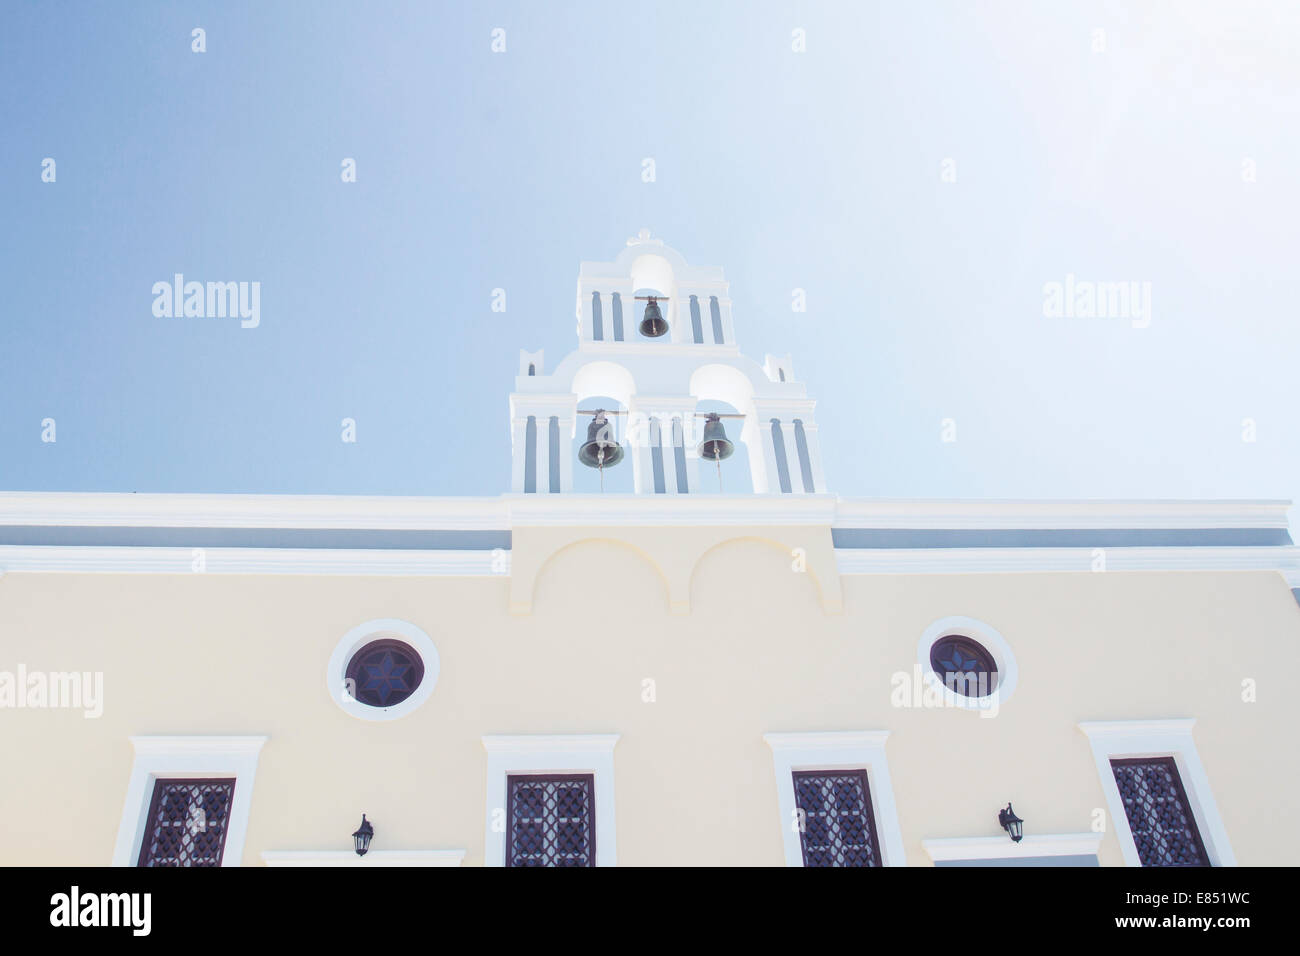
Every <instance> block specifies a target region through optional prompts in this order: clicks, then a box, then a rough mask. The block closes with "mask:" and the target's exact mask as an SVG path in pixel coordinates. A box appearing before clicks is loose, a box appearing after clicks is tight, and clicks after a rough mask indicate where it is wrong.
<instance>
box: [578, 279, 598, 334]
mask: <svg viewBox="0 0 1300 956" xmlns="http://www.w3.org/2000/svg"><path fill="white" fill-rule="evenodd" d="M579 288H580V289H581V286H580V287H579ZM591 293H592V290H591V289H583V290H582V291H580V292H579V293H578V342H579V343H582V342H590V341H591V335H592V327H591ZM601 304H602V305H604V303H601Z"/></svg>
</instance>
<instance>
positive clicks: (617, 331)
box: [614, 292, 623, 342]
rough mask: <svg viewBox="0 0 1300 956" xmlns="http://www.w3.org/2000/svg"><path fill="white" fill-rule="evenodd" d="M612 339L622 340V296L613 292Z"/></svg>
mask: <svg viewBox="0 0 1300 956" xmlns="http://www.w3.org/2000/svg"><path fill="white" fill-rule="evenodd" d="M614 341H615V342H622V341H623V297H622V296H620V295H619V294H618V293H617V292H615V293H614Z"/></svg>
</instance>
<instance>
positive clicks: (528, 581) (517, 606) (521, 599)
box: [510, 535, 672, 614]
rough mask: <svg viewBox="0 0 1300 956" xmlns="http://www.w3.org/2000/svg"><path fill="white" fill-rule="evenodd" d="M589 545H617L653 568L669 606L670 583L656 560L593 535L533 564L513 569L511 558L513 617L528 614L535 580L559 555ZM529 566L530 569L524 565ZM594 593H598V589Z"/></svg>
mask: <svg viewBox="0 0 1300 956" xmlns="http://www.w3.org/2000/svg"><path fill="white" fill-rule="evenodd" d="M589 544H613V545H617V546H619V547H620V548H621V549H623V550H626V551H628V552H630V553H632V554H635V555H636V556H637V557H639V558H641V559H642V560H643V561H645V563H646V564H648V565H649V566H650V567H651V568H653V569H654V572H655V574H656V576H657V577H658V578H659V581H660V583H661V584H662V585H663V595H664V600H665V601H666V602H667V603H669V604H671V603H672V600H671V590H672V587H671V582H670V581H669V578H668V575H667V574H666V573H665V571H664V569H663V567H662V565H661V564H660V563H659V562H658V561H657V560H655V557H654V556H653V555H652V554H651V553H650V552H649V551H648V550H646V549H645V548H643V547H640V546H638V545H637V544H635V543H633V542H631V541H628V540H626V539H624V538H620V537H617V536H614V535H592V536H590V537H584V538H578V539H576V540H573V541H567V542H565V543H563V544H561V545H559V546H557V547H554V548H552V549H549V550H546V551H545V552H544V553H542V554H540V555H537V556H536V557H535V559H534V561H533V562H528V561H524V562H518V564H522V565H523V566H516V565H517V561H516V556H515V555H514V554H512V555H511V568H510V576H511V582H510V609H511V611H512V613H515V614H531V613H532V606H533V598H534V597H535V595H536V590H537V581H538V579H539V578H541V576H542V573H543V572H544V571H545V570H546V569H547V568H548V567H549V566H550V565H551V564H552V563H553V562H554V561H555V560H556V559H558V558H559V557H560V556H562V555H564V554H568V553H569V552H572V551H575V550H577V549H579V548H581V547H583V546H584V545H589ZM529 564H532V567H531V568H530V567H528V566H527V565H529ZM594 593H600V592H599V588H598V587H597V588H596V589H595V592H594Z"/></svg>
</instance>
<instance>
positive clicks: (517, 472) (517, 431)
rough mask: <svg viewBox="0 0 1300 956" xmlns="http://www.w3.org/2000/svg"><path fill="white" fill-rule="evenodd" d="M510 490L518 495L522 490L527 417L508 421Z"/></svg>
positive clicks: (526, 447)
mask: <svg viewBox="0 0 1300 956" xmlns="http://www.w3.org/2000/svg"><path fill="white" fill-rule="evenodd" d="M510 445H511V455H510V490H511V491H513V492H514V493H515V494H520V493H522V492H523V490H524V464H525V462H526V461H527V460H528V416H527V415H522V416H519V417H517V418H512V419H511V420H510Z"/></svg>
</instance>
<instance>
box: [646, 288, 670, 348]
mask: <svg viewBox="0 0 1300 956" xmlns="http://www.w3.org/2000/svg"><path fill="white" fill-rule="evenodd" d="M667 331H668V320H667V319H665V318H664V314H663V312H662V311H661V310H660V308H659V302H658V300H656V299H655V297H654V296H650V301H649V302H647V303H646V304H645V316H644V317H642V319H641V334H642V335H644V336H645V337H646V338H648V339H657V338H659V336H661V335H663V334H664V333H665V332H667Z"/></svg>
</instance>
